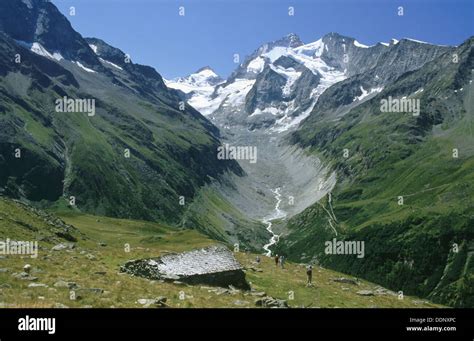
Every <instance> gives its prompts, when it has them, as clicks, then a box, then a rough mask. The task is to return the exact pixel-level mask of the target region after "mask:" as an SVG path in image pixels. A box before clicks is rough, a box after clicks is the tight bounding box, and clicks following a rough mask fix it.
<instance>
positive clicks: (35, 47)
mask: <svg viewBox="0 0 474 341" xmlns="http://www.w3.org/2000/svg"><path fill="white" fill-rule="evenodd" d="M15 41H16V42H17V43H18V44H19V45H21V46H23V47H25V48H27V49H28V50H30V51H31V52H33V53H36V54H37V55H40V56H42V57H46V58H49V59H54V60H56V61H58V62H59V61H60V60H62V59H64V58H63V56H62V55H61V53H59V52H54V53H50V52H49V51H48V50H46V49H45V48H44V47H43V45H41V44H40V43H36V42H35V43H27V42H25V41H22V40H15Z"/></svg>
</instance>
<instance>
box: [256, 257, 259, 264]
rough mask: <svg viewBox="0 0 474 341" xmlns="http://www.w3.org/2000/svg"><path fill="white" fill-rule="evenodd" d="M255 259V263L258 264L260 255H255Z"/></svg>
mask: <svg viewBox="0 0 474 341" xmlns="http://www.w3.org/2000/svg"><path fill="white" fill-rule="evenodd" d="M255 261H256V262H257V264H260V256H257V258H255Z"/></svg>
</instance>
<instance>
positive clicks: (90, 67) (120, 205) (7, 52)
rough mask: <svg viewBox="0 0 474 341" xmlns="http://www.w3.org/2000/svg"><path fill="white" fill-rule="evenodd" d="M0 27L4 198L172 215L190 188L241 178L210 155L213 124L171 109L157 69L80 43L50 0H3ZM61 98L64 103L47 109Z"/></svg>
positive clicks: (91, 42)
mask: <svg viewBox="0 0 474 341" xmlns="http://www.w3.org/2000/svg"><path fill="white" fill-rule="evenodd" d="M0 29H1V30H2V32H1V33H0V46H1V49H0V57H1V58H0V191H1V192H2V193H3V194H5V195H8V196H10V197H14V198H22V199H26V200H30V201H34V202H40V201H41V202H42V203H43V204H44V205H46V204H47V203H50V204H51V203H55V205H59V206H63V205H65V202H67V204H71V205H72V206H73V207H76V208H78V209H80V210H83V211H85V212H89V213H94V214H99V215H109V216H116V217H126V218H129V217H130V218H131V217H135V218H139V219H152V220H155V219H156V220H161V221H166V222H173V223H179V222H180V219H181V216H182V214H183V213H184V212H185V211H186V208H187V206H186V205H187V204H189V203H190V202H192V200H193V198H194V195H195V193H196V192H197V191H198V190H199V188H200V187H201V186H204V185H205V184H206V183H208V182H209V181H211V179H213V178H217V177H219V176H220V175H221V174H223V173H224V172H231V173H235V174H241V170H240V167H239V166H238V164H237V163H235V161H233V160H218V159H217V157H216V150H217V147H218V146H219V145H220V141H219V131H218V129H217V128H216V127H215V126H213V125H212V124H211V123H210V122H209V121H208V120H207V119H206V118H204V117H203V116H202V115H201V114H200V113H199V112H197V111H196V110H195V109H194V108H192V107H191V106H188V105H186V107H185V108H184V110H181V109H180V107H179V103H180V101H181V99H180V97H179V96H178V95H177V94H176V92H174V91H170V90H169V89H168V88H167V87H166V86H165V83H164V81H163V79H162V77H161V76H160V75H159V74H158V72H156V70H154V69H153V68H151V67H149V66H144V65H139V64H135V63H133V62H132V61H131V60H130V58H128V56H126V55H125V54H124V53H123V52H122V51H120V50H119V49H117V48H114V47H112V46H110V45H108V44H106V43H105V42H103V41H102V40H99V39H95V38H89V39H84V38H83V37H82V36H81V35H80V34H79V33H77V32H76V31H74V30H73V29H72V27H71V25H70V24H69V22H68V20H67V19H66V18H65V17H64V16H63V15H62V14H60V13H59V11H58V10H57V9H56V8H55V6H54V5H53V4H52V3H50V2H48V1H42V0H31V1H26V0H25V1H20V0H15V1H2V2H1V3H0ZM64 98H66V99H69V100H72V101H73V105H72V106H68V105H65V106H64V108H63V110H58V106H57V101H58V100H63V99H64ZM77 101H80V102H77ZM69 104H70V102H69ZM78 104H80V105H78ZM89 104H90V106H88V105H89ZM92 104H93V105H92ZM86 108H87V110H84V109H86Z"/></svg>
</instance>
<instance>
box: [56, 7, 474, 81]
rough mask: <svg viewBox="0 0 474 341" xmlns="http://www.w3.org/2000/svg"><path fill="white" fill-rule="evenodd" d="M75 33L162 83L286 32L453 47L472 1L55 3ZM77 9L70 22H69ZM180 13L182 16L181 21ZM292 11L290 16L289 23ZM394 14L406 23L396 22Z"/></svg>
mask: <svg viewBox="0 0 474 341" xmlns="http://www.w3.org/2000/svg"><path fill="white" fill-rule="evenodd" d="M52 2H53V3H54V4H55V5H56V6H57V7H58V8H59V9H60V10H61V12H62V13H63V14H65V15H66V16H67V17H68V19H69V20H70V21H71V23H72V25H73V27H74V28H75V29H76V30H77V31H78V32H79V33H81V34H82V35H83V36H85V37H97V38H101V39H103V40H105V41H106V42H108V43H110V44H111V45H113V46H115V47H118V48H120V49H121V50H123V51H124V52H126V53H129V54H130V55H131V57H132V60H133V61H134V62H136V63H140V64H146V65H151V66H153V67H155V68H156V69H157V70H158V72H160V73H161V74H162V75H163V76H164V77H166V78H173V77H176V76H183V75H186V74H189V73H191V72H194V71H195V70H197V69H199V68H200V67H202V66H206V65H209V66H211V67H212V68H213V69H214V70H216V72H217V73H219V74H220V75H221V76H224V77H226V76H228V75H229V74H230V73H231V72H232V71H233V70H234V69H235V67H236V64H234V61H233V55H234V54H235V53H238V54H240V55H241V56H242V58H243V57H245V56H246V55H249V54H250V53H252V51H254V50H255V49H256V48H258V47H259V46H260V45H262V44H263V43H265V42H267V41H273V40H276V39H278V38H280V37H282V36H284V35H286V34H288V33H290V32H293V33H296V34H298V35H299V36H300V38H301V39H302V40H303V42H305V43H308V42H312V41H315V40H317V39H319V38H320V37H321V36H322V35H324V34H326V33H328V32H338V33H340V34H343V35H347V36H351V37H354V38H356V39H357V40H358V41H359V42H361V43H364V44H366V45H371V44H374V43H376V42H379V41H388V40H390V38H402V37H410V38H413V39H418V40H423V41H428V42H431V43H435V44H442V45H458V44H460V43H461V42H463V41H464V40H465V39H466V38H468V37H469V36H471V35H474V29H473V28H474V27H473V26H474V14H473V13H474V1H472V0H406V1H405V0H399V1H394V0H240V1H236V0H183V1H176V0H53V1H52ZM70 6H74V7H75V9H76V15H75V16H69V15H68V13H69V8H70ZM180 6H184V8H185V16H184V17H183V16H179V7H180ZM289 6H293V7H294V10H295V15H294V16H289V15H288V7H289ZM399 6H403V7H404V15H403V16H398V15H397V10H398V7H399Z"/></svg>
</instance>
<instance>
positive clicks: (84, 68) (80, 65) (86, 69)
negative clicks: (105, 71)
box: [75, 62, 96, 73]
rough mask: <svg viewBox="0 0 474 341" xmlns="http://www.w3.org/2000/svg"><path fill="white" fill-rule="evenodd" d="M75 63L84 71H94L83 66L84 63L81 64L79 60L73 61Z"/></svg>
mask: <svg viewBox="0 0 474 341" xmlns="http://www.w3.org/2000/svg"><path fill="white" fill-rule="evenodd" d="M75 64H76V65H77V66H79V67H80V68H81V69H83V70H84V71H86V72H89V73H96V72H95V71H94V70H92V69H89V68H87V67H85V66H84V65H82V64H81V63H80V62H75Z"/></svg>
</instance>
